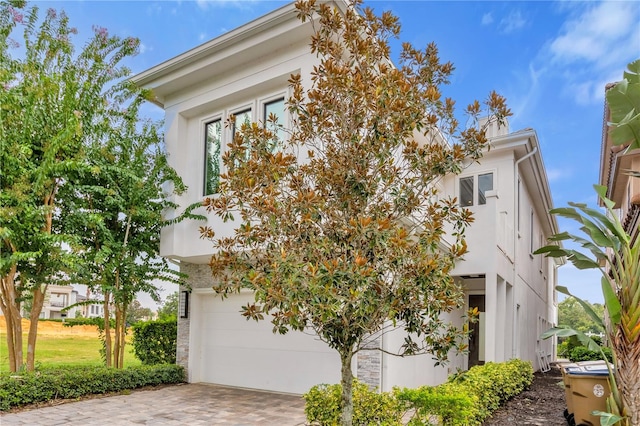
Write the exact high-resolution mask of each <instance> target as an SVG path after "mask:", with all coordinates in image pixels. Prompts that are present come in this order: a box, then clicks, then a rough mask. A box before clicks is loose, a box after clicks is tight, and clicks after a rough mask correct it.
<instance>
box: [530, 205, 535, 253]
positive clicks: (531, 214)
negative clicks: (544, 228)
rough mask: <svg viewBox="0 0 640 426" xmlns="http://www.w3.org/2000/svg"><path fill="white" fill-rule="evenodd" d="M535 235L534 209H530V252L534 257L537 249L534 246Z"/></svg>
mask: <svg viewBox="0 0 640 426" xmlns="http://www.w3.org/2000/svg"><path fill="white" fill-rule="evenodd" d="M534 244H535V243H534V236H533V209H531V210H530V214H529V253H530V254H531V255H532V257H533V252H534V251H535V248H534V247H533V246H534Z"/></svg>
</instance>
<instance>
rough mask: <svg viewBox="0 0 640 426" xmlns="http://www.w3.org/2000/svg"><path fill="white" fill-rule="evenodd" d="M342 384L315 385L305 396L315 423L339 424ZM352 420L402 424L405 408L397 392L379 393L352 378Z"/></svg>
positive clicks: (361, 422)
mask: <svg viewBox="0 0 640 426" xmlns="http://www.w3.org/2000/svg"><path fill="white" fill-rule="evenodd" d="M341 394H342V387H341V385H339V384H335V385H326V384H322V385H316V386H314V387H312V388H311V389H310V390H309V392H307V393H305V394H304V395H303V396H302V397H303V398H304V400H305V406H304V412H305V415H306V416H307V420H309V422H311V423H313V424H320V425H336V424H338V423H339V422H340V413H341V409H340V400H341ZM353 402H354V403H353V424H354V425H363V426H364V425H380V424H384V425H389V426H393V425H401V424H402V422H401V419H402V415H403V414H404V410H403V407H402V405H401V404H400V403H399V401H398V400H397V399H396V398H395V396H394V394H391V393H388V392H382V393H379V392H378V391H377V390H371V389H369V387H368V386H367V385H366V384H365V383H362V382H360V381H358V380H357V379H354V381H353Z"/></svg>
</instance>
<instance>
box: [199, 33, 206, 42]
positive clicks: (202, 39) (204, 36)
mask: <svg viewBox="0 0 640 426" xmlns="http://www.w3.org/2000/svg"><path fill="white" fill-rule="evenodd" d="M206 38H207V34H206V33H200V34H198V40H199V41H204V40H205V39H206Z"/></svg>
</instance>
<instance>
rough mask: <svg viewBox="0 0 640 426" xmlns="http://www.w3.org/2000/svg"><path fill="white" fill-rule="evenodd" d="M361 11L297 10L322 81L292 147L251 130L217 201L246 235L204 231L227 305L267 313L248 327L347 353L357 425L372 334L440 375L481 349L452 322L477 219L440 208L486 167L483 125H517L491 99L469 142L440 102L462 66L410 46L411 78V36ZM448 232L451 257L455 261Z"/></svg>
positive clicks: (305, 103)
mask: <svg viewBox="0 0 640 426" xmlns="http://www.w3.org/2000/svg"><path fill="white" fill-rule="evenodd" d="M361 3H362V2H361V1H354V2H351V3H350V4H349V5H348V6H347V9H346V11H345V12H344V13H343V12H341V11H338V10H337V9H335V8H333V7H332V6H330V5H328V4H326V3H324V2H318V4H316V2H315V1H298V2H297V3H296V7H297V9H298V13H299V17H300V18H301V19H302V20H303V22H304V21H310V22H311V25H313V26H314V29H315V34H314V36H312V39H311V52H312V54H314V55H316V56H317V58H318V62H319V63H318V65H316V66H315V67H314V68H313V71H312V72H311V75H310V77H309V79H306V77H305V78H304V79H303V77H302V76H301V75H292V76H291V78H290V80H289V82H290V87H291V93H292V97H291V98H290V99H289V100H288V101H287V105H288V109H289V112H290V113H291V116H292V127H291V129H286V130H288V137H287V138H285V140H280V141H277V137H278V132H274V131H272V130H271V129H273V128H274V127H275V128H278V123H277V120H276V117H273V116H272V117H270V118H269V120H267V122H266V123H252V124H246V123H245V124H243V125H242V127H241V129H240V132H238V134H237V135H236V138H235V140H234V141H233V142H232V143H231V144H229V146H228V148H229V150H228V151H227V152H225V153H224V155H223V164H224V166H225V167H224V168H225V169H226V173H225V174H223V175H222V176H221V179H220V183H219V187H218V194H217V195H216V197H213V198H207V199H205V201H204V205H205V207H206V208H207V210H208V211H209V212H212V213H215V214H216V215H217V216H219V217H220V218H222V219H223V220H225V221H234V224H235V225H236V231H235V234H233V235H232V236H230V237H226V236H225V237H220V238H216V234H215V231H214V229H212V228H210V227H202V228H201V231H202V237H203V238H210V239H212V241H213V242H214V247H215V253H216V254H215V255H214V256H213V258H212V260H211V266H212V272H213V274H214V277H215V285H214V289H215V290H216V291H217V292H219V293H222V294H223V295H226V294H229V293H233V292H238V291H240V289H242V288H248V289H250V290H252V291H254V292H255V303H250V304H248V305H247V306H245V307H244V308H243V315H245V316H246V317H247V318H250V319H254V320H256V321H258V320H262V319H264V318H265V317H267V315H268V314H271V316H270V319H271V322H272V323H273V329H274V332H278V333H286V332H288V331H290V330H296V331H301V330H305V329H307V328H311V329H312V330H313V331H314V332H315V333H316V334H317V335H318V337H319V338H320V339H322V340H323V341H324V342H326V343H327V344H328V345H329V346H330V347H331V348H333V349H335V350H336V351H337V352H338V353H339V355H340V358H341V363H342V384H343V388H342V389H343V404H344V407H345V410H343V415H344V419H343V420H342V423H343V424H345V425H348V424H350V418H351V408H350V407H351V403H350V401H351V380H352V372H351V367H350V366H351V360H352V357H353V355H354V354H355V353H356V352H357V351H358V350H359V349H360V348H361V347H362V345H363V344H365V342H366V341H367V340H368V339H370V338H371V336H372V334H373V335H375V333H381V332H385V331H387V330H389V329H391V328H401V329H404V330H406V331H407V337H406V340H405V342H404V345H403V346H402V347H400V348H397V350H395V349H394V351H395V354H397V355H411V354H417V353H425V352H430V353H432V354H433V355H434V358H435V359H436V361H437V362H444V361H445V360H446V357H447V356H448V354H449V353H450V351H451V350H453V351H455V350H464V349H465V348H466V345H465V343H464V336H465V330H461V329H459V328H457V327H456V326H455V325H454V324H453V323H450V322H447V321H446V320H444V318H445V316H444V315H442V314H443V313H447V312H452V311H454V310H456V309H459V308H461V307H462V306H463V293H462V290H461V289H460V288H459V286H458V285H457V284H456V283H455V282H454V280H453V279H452V277H451V276H450V274H449V273H450V271H451V270H452V269H453V267H454V262H455V260H456V259H459V258H460V257H461V256H462V255H463V254H464V253H465V252H466V244H465V240H464V230H465V227H466V226H467V225H468V224H469V223H470V222H471V214H470V212H469V211H467V210H466V209H464V208H462V207H460V206H459V205H458V202H457V201H456V200H455V198H444V197H442V198H438V196H437V194H438V185H437V183H438V182H439V181H440V180H441V179H442V178H443V177H444V176H445V175H449V174H455V173H459V172H461V171H462V169H463V168H464V166H465V164H466V162H468V161H474V160H477V159H478V158H480V156H481V154H482V152H483V150H484V149H485V148H486V141H487V139H486V134H485V130H486V129H485V128H479V127H478V125H477V123H478V117H479V115H480V114H481V113H483V114H484V113H487V114H488V115H489V116H490V120H489V122H490V123H494V122H496V121H498V122H499V123H502V121H503V118H504V117H505V116H507V115H509V114H510V112H509V111H508V109H507V108H506V106H505V102H504V99H503V98H502V97H500V96H499V95H497V94H495V93H492V94H491V95H490V96H489V98H488V100H487V101H486V103H485V106H486V111H482V109H483V107H481V104H480V103H479V102H477V101H475V102H473V103H472V104H471V105H469V106H468V108H467V109H466V111H465V112H466V114H467V115H468V116H469V121H470V123H472V127H470V128H467V129H460V128H459V125H458V121H457V120H456V118H455V108H454V101H453V100H451V99H443V98H442V97H441V93H440V87H441V86H442V85H444V84H447V83H448V79H449V77H450V75H451V72H452V70H453V66H452V64H451V63H442V62H441V61H440V58H439V53H438V49H437V47H436V46H435V44H430V45H428V46H427V47H426V48H425V49H424V50H418V49H415V48H414V47H413V46H411V45H410V44H409V43H405V44H404V45H403V51H402V53H401V55H400V66H399V67H394V66H392V65H391V64H390V60H389V57H390V50H389V49H390V48H389V40H390V39H391V38H394V37H397V36H398V34H399V31H400V25H399V23H398V20H397V18H396V17H395V16H393V15H392V14H391V13H389V12H385V13H383V14H382V15H381V16H380V17H378V16H376V15H375V14H374V13H373V12H372V10H371V9H369V8H362V7H361ZM274 140H275V141H277V143H278V148H277V149H275V150H274V149H273V145H274ZM445 230H450V231H451V232H450V233H449V234H448V236H449V237H451V239H450V243H451V245H450V248H449V249H444V250H443V249H442V247H443V245H442V244H444V241H443V238H444V236H445V232H446V231H445ZM387 325H388V327H386V326H387Z"/></svg>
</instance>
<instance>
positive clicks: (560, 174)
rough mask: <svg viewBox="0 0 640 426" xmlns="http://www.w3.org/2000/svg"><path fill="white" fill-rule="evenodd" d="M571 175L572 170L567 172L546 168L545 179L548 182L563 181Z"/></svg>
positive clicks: (565, 170) (564, 169)
mask: <svg viewBox="0 0 640 426" xmlns="http://www.w3.org/2000/svg"><path fill="white" fill-rule="evenodd" d="M572 174H573V173H572V170H567V169H566V168H562V169H554V168H549V167H547V179H549V182H555V181H558V180H562V179H565V178H567V177H570V176H571V175H572Z"/></svg>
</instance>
